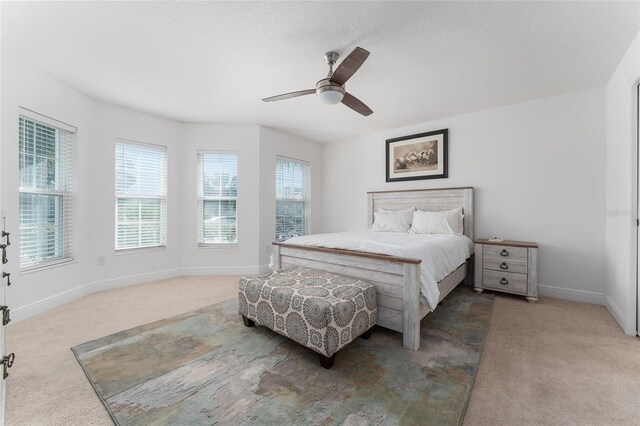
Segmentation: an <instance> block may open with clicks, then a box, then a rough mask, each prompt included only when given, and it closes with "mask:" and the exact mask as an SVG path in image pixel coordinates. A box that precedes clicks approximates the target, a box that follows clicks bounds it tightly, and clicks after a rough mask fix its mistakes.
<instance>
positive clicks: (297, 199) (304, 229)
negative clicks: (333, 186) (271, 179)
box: [276, 157, 311, 241]
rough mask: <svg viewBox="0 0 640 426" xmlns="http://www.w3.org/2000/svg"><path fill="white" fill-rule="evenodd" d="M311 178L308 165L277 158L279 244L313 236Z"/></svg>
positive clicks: (298, 161)
mask: <svg viewBox="0 0 640 426" xmlns="http://www.w3.org/2000/svg"><path fill="white" fill-rule="evenodd" d="M310 203H311V174H310V166H309V163H307V162H306V161H300V160H293V159H290V158H285V157H277V158H276V240H277V241H283V240H286V239H287V238H291V237H296V236H299V235H307V234H308V233H309V219H310Z"/></svg>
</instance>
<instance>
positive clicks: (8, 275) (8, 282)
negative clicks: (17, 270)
mask: <svg viewBox="0 0 640 426" xmlns="http://www.w3.org/2000/svg"><path fill="white" fill-rule="evenodd" d="M2 278H6V279H7V287H11V272H2Z"/></svg>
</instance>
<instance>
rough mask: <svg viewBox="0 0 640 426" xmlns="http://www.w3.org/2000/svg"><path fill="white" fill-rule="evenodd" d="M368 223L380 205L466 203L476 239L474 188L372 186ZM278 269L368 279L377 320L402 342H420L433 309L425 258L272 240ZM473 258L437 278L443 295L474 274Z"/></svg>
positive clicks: (411, 345)
mask: <svg viewBox="0 0 640 426" xmlns="http://www.w3.org/2000/svg"><path fill="white" fill-rule="evenodd" d="M367 195H368V199H369V201H368V208H367V210H368V211H367V226H368V227H369V228H371V225H372V224H373V212H374V211H376V210H378V209H379V208H383V209H388V210H401V209H405V208H409V207H415V208H417V209H419V210H425V211H442V210H451V209H454V208H457V207H462V209H463V213H464V234H465V235H466V236H467V237H469V238H470V239H471V240H473V188H471V187H466V188H444V189H419V190H406V191H382V192H368V193H367ZM273 245H274V250H273V261H274V267H275V270H281V269H284V268H287V267H289V266H294V265H297V266H306V267H309V268H316V269H321V270H325V271H329V272H333V273H336V274H341V275H347V276H352V277H356V278H361V279H364V280H367V281H369V282H371V283H372V284H374V285H375V287H376V290H377V292H378V325H380V326H382V327H385V328H389V329H391V330H395V331H399V332H401V333H403V346H404V347H405V348H408V349H412V350H418V349H419V348H420V320H421V319H422V318H424V316H425V315H427V314H428V313H429V312H430V311H431V309H430V308H429V306H428V305H426V304H423V303H420V263H421V262H422V261H421V260H420V259H410V258H402V257H396V256H389V255H384V254H376V253H367V252H359V251H352V250H342V249H333V248H324V247H311V246H302V245H296V244H287V243H286V242H285V243H273ZM472 260H473V259H467V261H466V262H465V263H464V264H462V265H460V267H459V268H458V269H456V270H455V271H453V272H452V273H451V274H449V275H448V276H446V277H445V278H444V279H443V280H442V281H440V282H439V283H438V288H439V289H440V300H442V299H443V298H444V297H445V296H447V295H448V294H449V293H450V292H451V290H453V289H454V288H455V287H456V286H457V285H458V284H460V283H461V282H462V281H465V280H469V282H468V284H471V282H470V280H471V277H472V270H471V266H472V265H473V262H472Z"/></svg>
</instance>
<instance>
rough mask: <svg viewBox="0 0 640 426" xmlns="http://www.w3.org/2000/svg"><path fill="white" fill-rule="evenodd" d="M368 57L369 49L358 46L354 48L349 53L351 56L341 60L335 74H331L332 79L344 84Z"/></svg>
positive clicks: (334, 81)
mask: <svg viewBox="0 0 640 426" xmlns="http://www.w3.org/2000/svg"><path fill="white" fill-rule="evenodd" d="M368 57H369V51H368V50H365V49H363V48H362V47H356V48H355V49H353V52H351V53H349V56H347V57H346V58H344V60H343V61H342V62H340V65H338V68H336V70H335V71H334V72H333V75H331V81H332V82H333V83H336V84H339V85H340V86H342V85H343V84H345V83H346V82H347V80H349V79H350V78H351V77H352V76H353V75H354V74H355V73H356V71H358V69H360V67H361V66H362V64H363V63H364V61H365V60H366V59H367V58H368Z"/></svg>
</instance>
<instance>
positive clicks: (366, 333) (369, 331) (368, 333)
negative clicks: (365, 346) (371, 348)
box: [360, 329, 371, 340]
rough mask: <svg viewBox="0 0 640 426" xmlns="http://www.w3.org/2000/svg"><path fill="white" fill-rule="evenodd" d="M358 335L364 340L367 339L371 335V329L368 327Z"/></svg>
mask: <svg viewBox="0 0 640 426" xmlns="http://www.w3.org/2000/svg"><path fill="white" fill-rule="evenodd" d="M360 337H362V338H363V339H364V340H369V337H371V329H368V330H367V331H365V332H364V333H362V334H361V335H360Z"/></svg>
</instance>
